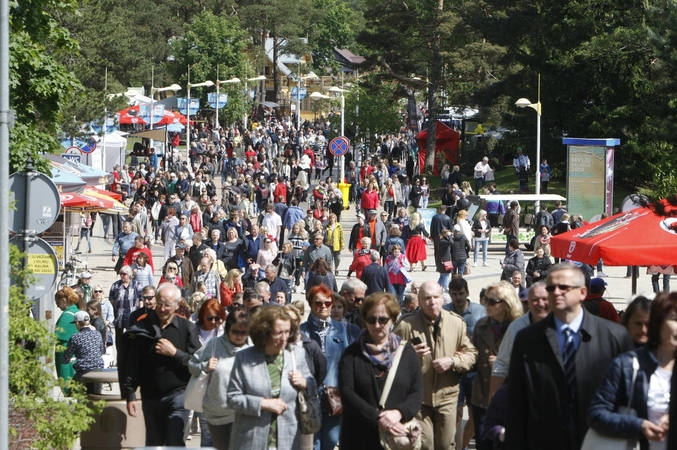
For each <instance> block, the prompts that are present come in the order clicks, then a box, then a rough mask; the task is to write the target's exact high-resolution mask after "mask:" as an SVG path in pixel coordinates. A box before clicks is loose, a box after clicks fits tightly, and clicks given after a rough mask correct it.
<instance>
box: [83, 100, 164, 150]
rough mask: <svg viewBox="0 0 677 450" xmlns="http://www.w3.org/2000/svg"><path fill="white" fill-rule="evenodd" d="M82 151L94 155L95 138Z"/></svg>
mask: <svg viewBox="0 0 677 450" xmlns="http://www.w3.org/2000/svg"><path fill="white" fill-rule="evenodd" d="M163 107H164V105H163ZM80 150H82V153H87V154H89V153H93V152H94V150H96V139H94V138H93V137H92V138H89V141H87V145H85V146H84V147H82V148H81V149H80Z"/></svg>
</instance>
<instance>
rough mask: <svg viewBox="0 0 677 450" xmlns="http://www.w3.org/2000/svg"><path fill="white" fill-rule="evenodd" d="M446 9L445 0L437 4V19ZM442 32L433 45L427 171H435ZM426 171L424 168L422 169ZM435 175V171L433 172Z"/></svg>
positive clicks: (437, 34)
mask: <svg viewBox="0 0 677 450" xmlns="http://www.w3.org/2000/svg"><path fill="white" fill-rule="evenodd" d="M443 9H444V0H438V2H437V18H439V17H440V16H441V14H442V11H443ZM440 40H441V37H440V31H439V27H436V31H435V32H434V36H433V39H432V43H431V44H432V45H431V61H430V75H429V85H428V120H429V122H428V139H427V140H426V146H425V151H426V158H425V170H426V171H428V170H431V171H433V168H434V167H435V145H436V144H437V93H438V92H439V89H440V78H441V71H442V57H441V55H440ZM421 169H424V168H421ZM432 173H434V171H433V172H432Z"/></svg>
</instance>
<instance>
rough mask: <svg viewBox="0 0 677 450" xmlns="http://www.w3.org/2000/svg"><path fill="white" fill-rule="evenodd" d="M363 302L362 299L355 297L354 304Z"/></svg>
mask: <svg viewBox="0 0 677 450" xmlns="http://www.w3.org/2000/svg"><path fill="white" fill-rule="evenodd" d="M363 301H364V297H355V303H362V302H363Z"/></svg>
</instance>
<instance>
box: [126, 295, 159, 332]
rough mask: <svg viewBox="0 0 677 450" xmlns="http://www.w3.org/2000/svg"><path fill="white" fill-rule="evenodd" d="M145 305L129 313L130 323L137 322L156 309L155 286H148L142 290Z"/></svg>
mask: <svg viewBox="0 0 677 450" xmlns="http://www.w3.org/2000/svg"><path fill="white" fill-rule="evenodd" d="M141 298H142V299H143V307H142V308H139V309H137V310H135V311H133V312H132V313H131V314H130V315H129V323H130V325H131V324H135V323H136V322H138V321H139V319H141V320H143V319H144V318H145V317H146V316H147V315H148V313H149V312H151V311H155V304H156V303H155V286H146V287H144V288H143V289H142V290H141Z"/></svg>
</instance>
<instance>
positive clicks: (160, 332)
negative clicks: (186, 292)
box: [120, 283, 200, 447]
mask: <svg viewBox="0 0 677 450" xmlns="http://www.w3.org/2000/svg"><path fill="white" fill-rule="evenodd" d="M156 299H157V305H156V309H155V311H152V312H150V313H149V314H148V316H147V317H146V318H145V319H143V320H141V321H139V322H138V323H137V324H136V325H135V326H134V327H130V329H129V330H128V333H127V334H129V335H130V340H129V351H128V353H127V356H126V359H127V364H126V372H125V379H124V380H120V381H121V386H120V391H121V395H122V398H123V399H126V400H127V412H128V414H129V415H130V416H131V417H137V415H138V410H137V403H136V394H135V392H136V389H137V387H140V388H141V395H142V397H143V418H144V421H145V423H146V445H147V446H164V445H167V446H181V447H183V446H185V441H184V440H183V432H184V430H185V427H186V422H187V420H188V411H187V410H186V409H185V408H184V407H183V401H184V398H185V393H186V386H187V385H188V381H189V380H190V373H189V372H188V360H190V358H191V357H192V356H193V353H195V351H196V350H197V349H198V348H199V347H200V342H199V340H198V336H197V329H196V328H195V325H193V324H192V323H191V322H190V321H189V320H186V319H184V318H182V317H179V316H177V315H176V310H177V309H178V307H179V301H180V300H181V290H180V289H179V288H178V287H176V286H174V285H173V284H169V283H165V284H161V285H160V287H159V288H158V290H157V294H156ZM132 420H133V419H132Z"/></svg>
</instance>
